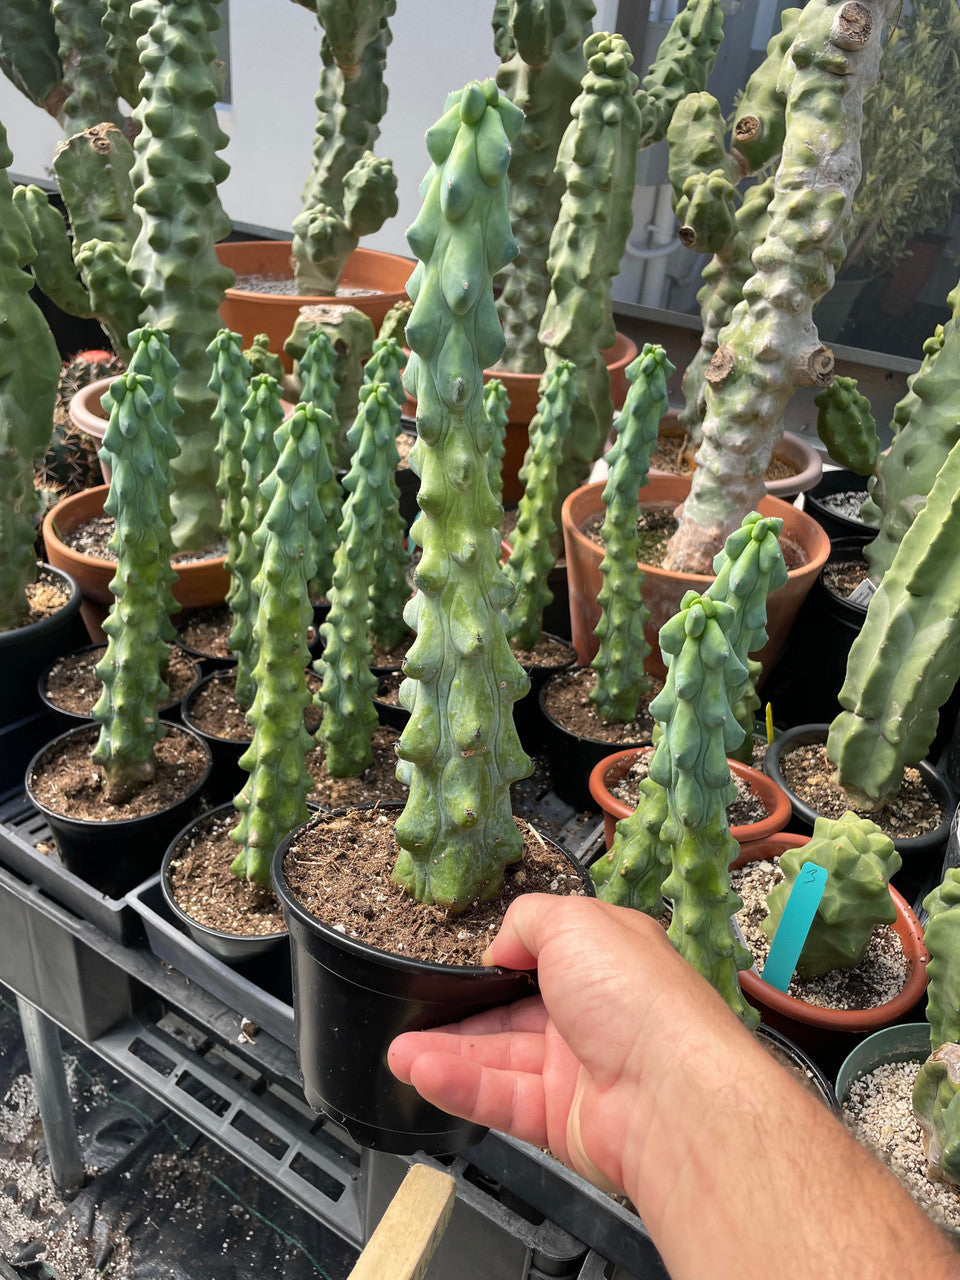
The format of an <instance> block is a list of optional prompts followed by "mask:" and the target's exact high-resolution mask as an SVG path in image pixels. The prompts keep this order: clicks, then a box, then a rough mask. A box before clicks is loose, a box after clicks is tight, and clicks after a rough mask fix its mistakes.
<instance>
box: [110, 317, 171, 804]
mask: <svg viewBox="0 0 960 1280" xmlns="http://www.w3.org/2000/svg"><path fill="white" fill-rule="evenodd" d="M135 344H136V339H135ZM162 347H163V344H162V342H161V339H160V336H158V335H157V334H156V333H155V332H149V333H147V334H145V335H144V336H143V338H142V340H141V341H140V350H139V351H138V354H143V355H144V356H145V357H146V359H147V360H148V361H150V362H152V363H156V364H158V365H159V366H161V367H162V365H163V363H164V361H163V351H162ZM148 348H152V349H148ZM105 399H106V400H108V401H109V404H110V421H109V423H108V425H107V430H106V432H105V434H104V438H103V449H102V452H103V454H104V457H105V458H106V459H107V461H108V462H109V464H110V466H111V467H112V468H113V479H112V481H111V483H110V492H109V494H108V496H107V501H106V503H105V505H104V510H105V511H106V512H107V514H108V515H112V516H113V518H114V522H115V523H114V533H113V536H112V538H111V540H110V550H111V551H112V552H113V553H114V555H115V556H116V558H117V572H116V575H115V576H114V578H113V579H112V581H111V583H110V589H111V591H112V592H113V594H114V603H113V606H112V608H111V610H110V613H109V615H108V616H107V619H106V621H105V622H104V624H103V629H104V631H105V632H106V633H107V637H108V640H107V651H106V653H105V654H104V656H103V658H102V659H101V661H100V662H99V663H98V664H97V668H96V673H97V675H98V677H99V678H100V680H101V681H102V682H103V691H102V693H101V695H100V698H99V699H98V701H97V704H96V706H95V707H94V709H93V717H94V719H95V720H97V721H98V722H99V724H100V736H99V738H98V740H97V744H96V746H95V747H94V749H93V752H92V754H91V759H92V761H93V763H94V764H97V765H99V766H100V767H101V769H102V771H103V783H102V785H103V792H104V795H105V797H106V799H107V800H108V801H110V802H111V803H113V804H122V803H123V802H124V801H126V800H128V799H129V798H130V797H131V796H132V795H135V794H136V792H137V791H138V790H140V788H141V787H142V786H143V785H144V784H145V783H147V782H149V781H150V780H151V779H152V778H153V777H154V775H155V773H156V760H155V757H154V746H155V744H156V743H157V742H158V741H159V740H160V739H161V738H162V737H163V735H164V733H165V729H164V727H163V724H162V722H161V721H160V718H159V708H160V707H161V706H162V705H163V703H164V701H165V700H166V699H167V697H168V695H169V690H168V688H167V685H166V682H165V680H164V678H163V671H164V669H165V666H166V663H167V661H168V651H167V645H168V643H169V641H170V640H172V639H173V637H174V634H175V632H174V628H173V624H172V623H171V621H170V614H171V613H173V612H175V610H176V608H177V604H176V601H175V600H174V598H173V592H172V590H171V586H172V584H173V582H174V580H175V579H176V573H175V571H174V570H173V568H172V567H171V564H170V557H171V555H172V554H173V542H172V540H171V536H170V528H171V525H172V524H173V516H172V514H171V511H170V490H171V481H170V468H169V462H170V459H171V458H172V457H173V455H174V454H175V452H176V447H177V446H176V441H175V440H174V437H173V432H172V430H171V428H170V424H169V421H164V416H163V415H164V411H165V409H167V408H169V406H170V402H169V399H168V397H166V396H165V395H164V394H163V393H162V391H159V390H158V388H156V387H155V386H154V385H153V383H152V380H151V379H150V378H148V377H146V376H145V375H143V374H140V373H136V372H131V371H129V370H128V372H127V373H124V374H121V375H120V376H119V378H117V379H115V380H114V381H113V382H112V383H111V384H110V388H109V390H108V391H107V394H106V396H105Z"/></svg>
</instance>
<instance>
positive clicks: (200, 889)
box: [170, 811, 286, 937]
mask: <svg viewBox="0 0 960 1280" xmlns="http://www.w3.org/2000/svg"><path fill="white" fill-rule="evenodd" d="M238 821H239V814H237V813H235V812H232V811H227V812H224V813H219V814H208V815H207V816H206V817H205V818H201V819H200V821H199V822H197V823H196V824H195V826H194V827H193V828H192V829H191V831H190V833H189V835H188V836H186V837H185V838H184V839H183V840H182V841H181V842H180V844H179V845H178V846H177V852H176V854H175V855H174V857H173V860H172V861H171V863H170V887H171V889H172V890H173V896H174V898H175V899H176V902H177V905H178V906H179V907H180V909H181V910H182V911H184V912H186V914H187V915H188V916H190V917H192V919H194V920H196V921H197V922H198V923H200V924H205V925H208V926H209V927H210V928H211V929H221V930H223V931H224V932H225V933H237V934H242V935H243V936H245V937H249V936H254V937H263V936H264V935H266V934H271V933H285V932H286V925H285V924H284V922H283V913H282V912H281V910H280V903H279V902H278V901H277V897H276V894H275V893H274V892H273V890H272V889H267V888H264V887H263V886H262V885H258V884H254V882H253V881H252V880H239V879H238V878H237V877H236V876H234V875H231V874H230V863H231V862H232V861H233V859H234V858H235V857H236V856H237V854H238V852H239V851H240V846H239V845H237V844H234V842H233V841H232V840H231V839H230V832H231V831H232V830H233V829H234V827H235V826H236V825H237V822H238Z"/></svg>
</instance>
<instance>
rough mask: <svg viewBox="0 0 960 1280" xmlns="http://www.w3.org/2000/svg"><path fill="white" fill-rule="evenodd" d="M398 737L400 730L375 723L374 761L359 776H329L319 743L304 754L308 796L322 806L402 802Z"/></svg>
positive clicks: (403, 792) (402, 787)
mask: <svg viewBox="0 0 960 1280" xmlns="http://www.w3.org/2000/svg"><path fill="white" fill-rule="evenodd" d="M399 737H400V734H399V732H398V731H397V730H396V729H392V728H390V727H389V725H380V726H378V728H377V729H375V730H374V734H373V764H372V765H370V767H369V768H368V769H365V770H364V771H363V773H361V774H360V776H359V777H358V778H331V777H330V775H329V774H328V773H327V764H326V760H325V758H324V751H323V746H322V744H321V746H319V747H317V748H316V750H314V751H311V752H310V754H309V755H308V756H307V769H308V770H309V771H310V776H311V777H312V778H313V782H314V786H313V790H312V791H311V792H310V794H309V795H308V796H307V799H308V800H310V801H312V802H313V803H314V804H319V805H322V806H323V807H324V808H325V809H346V808H348V807H350V806H352V805H364V804H377V803H380V804H388V803H390V802H391V801H395V800H396V801H401V802H403V801H405V800H406V798H407V788H406V787H405V786H404V784H403V783H402V782H398V781H397V752H396V744H397V739H398V738H399Z"/></svg>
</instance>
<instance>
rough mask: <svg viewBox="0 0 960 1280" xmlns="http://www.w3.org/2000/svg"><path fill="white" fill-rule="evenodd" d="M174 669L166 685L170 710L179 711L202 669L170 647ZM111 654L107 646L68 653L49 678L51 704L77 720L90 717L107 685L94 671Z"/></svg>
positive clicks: (48, 690)
mask: <svg viewBox="0 0 960 1280" xmlns="http://www.w3.org/2000/svg"><path fill="white" fill-rule="evenodd" d="M168 647H169V650H170V665H169V667H168V668H167V673H166V681H167V685H168V686H169V688H170V698H169V701H168V702H167V703H166V704H165V706H164V707H161V711H162V710H165V709H166V707H175V706H177V704H178V703H180V702H181V701H182V700H183V699H184V698H185V697H186V695H187V694H188V693H189V692H190V690H191V689H192V688H193V686H194V685H195V684H196V683H197V681H198V680H199V678H200V668H199V666H198V665H197V663H196V662H194V661H193V659H192V658H188V657H187V655H186V654H185V653H184V652H183V650H182V649H180V648H178V646H177V645H175V644H171V645H169V646H168ZM106 651H107V646H106V645H105V644H103V645H99V646H98V647H97V648H96V649H87V650H86V651H85V652H83V653H68V654H66V655H65V656H64V657H62V658H59V659H58V660H57V663H56V665H55V666H54V667H53V668H52V669H51V671H50V674H49V675H48V676H47V680H46V684H45V686H44V691H45V693H46V695H47V697H48V698H49V699H50V701H51V702H52V703H53V704H54V705H55V706H58V707H60V708H61V710H63V711H69V712H70V713H71V714H72V715H75V716H89V715H91V714H92V712H93V708H94V704H95V703H96V701H97V699H98V698H99V697H100V693H101V690H102V689H103V685H102V683H101V682H100V680H99V678H98V677H97V676H96V675H95V673H94V667H96V665H97V663H98V662H99V661H100V659H101V658H102V657H103V655H104V654H105V653H106Z"/></svg>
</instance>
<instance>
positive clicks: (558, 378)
mask: <svg viewBox="0 0 960 1280" xmlns="http://www.w3.org/2000/svg"><path fill="white" fill-rule="evenodd" d="M574 386H575V371H574V368H573V365H572V364H571V363H570V362H569V361H568V360H561V361H560V363H559V364H556V365H554V366H553V368H552V369H551V370H550V372H549V373H547V374H544V376H543V378H542V379H541V381H540V399H539V400H538V402H537V412H536V416H535V417H534V419H533V421H532V422H531V424H530V443H529V445H528V446H527V452H526V455H525V457H524V459H523V466H522V467H521V468H520V480H521V483H522V484H523V493H522V494H521V495H520V502H519V505H518V507H517V527H516V529H515V530H514V534H513V545H512V547H511V550H510V556H509V559H508V560H507V563H506V564H505V565H504V573H505V574H506V575H507V577H508V578H509V579H510V581H511V582H512V583H513V584H514V587H515V588H516V595H515V596H514V599H513V603H512V604H511V605H510V606H509V607H508V609H507V635H508V637H509V639H510V643H511V644H512V645H515V646H517V647H518V648H520V649H526V650H531V649H534V648H535V647H536V646H537V645H538V644H539V642H540V641H541V640H542V638H543V612H544V610H545V609H546V607H547V605H548V604H549V603H550V601H551V600H552V599H553V592H552V591H551V590H550V587H549V586H548V584H547V575H548V574H549V572H550V570H551V569H552V568H553V566H554V563H555V560H556V557H555V556H554V553H553V549H552V546H551V542H552V539H553V536H554V534H555V533H556V523H555V517H554V507H555V505H556V497H557V473H556V459H557V458H558V457H559V453H560V449H561V448H562V445H563V437H564V435H565V434H566V433H567V432H568V431H569V430H570V416H571V410H572V401H573V395H574Z"/></svg>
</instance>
